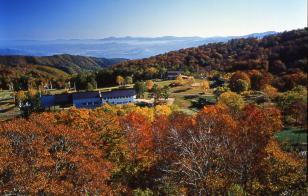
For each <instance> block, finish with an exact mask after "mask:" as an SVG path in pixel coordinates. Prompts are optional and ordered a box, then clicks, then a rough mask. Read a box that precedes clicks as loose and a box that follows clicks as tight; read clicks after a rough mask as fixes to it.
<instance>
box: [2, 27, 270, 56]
mask: <svg viewBox="0 0 308 196" xmlns="http://www.w3.org/2000/svg"><path fill="white" fill-rule="evenodd" d="M275 33H276V32H274V31H268V32H264V33H254V34H249V35H244V36H226V37H219V36H215V37H207V38H203V37H197V36H194V37H175V36H163V37H130V36H127V37H107V38H103V39H69V40H63V39H61V40H46V41H39V40H11V41H4V40H2V41H0V43H1V45H2V47H1V48H0V55H1V54H2V55H29V56H50V55H56V54H71V55H81V56H93V57H104V58H119V57H120V58H127V59H139V58H147V57H150V56H155V55H158V54H162V53H166V52H169V51H173V50H179V49H183V48H189V47H196V46H199V45H203V44H208V43H215V42H227V41H229V40H231V39H236V38H247V37H257V38H262V37H264V36H266V35H271V34H275Z"/></svg>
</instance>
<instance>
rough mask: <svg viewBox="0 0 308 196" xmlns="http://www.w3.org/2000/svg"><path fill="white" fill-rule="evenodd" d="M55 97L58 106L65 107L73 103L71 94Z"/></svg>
mask: <svg viewBox="0 0 308 196" xmlns="http://www.w3.org/2000/svg"><path fill="white" fill-rule="evenodd" d="M54 96H55V104H56V105H65V104H70V103H71V102H72V95H71V94H69V93H63V94H57V95H54Z"/></svg>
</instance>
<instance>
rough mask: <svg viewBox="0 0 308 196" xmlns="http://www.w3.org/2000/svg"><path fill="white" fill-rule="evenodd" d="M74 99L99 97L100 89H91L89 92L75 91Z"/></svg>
mask: <svg viewBox="0 0 308 196" xmlns="http://www.w3.org/2000/svg"><path fill="white" fill-rule="evenodd" d="M72 95H73V99H91V98H99V97H100V92H99V91H89V92H78V93H73V94H72Z"/></svg>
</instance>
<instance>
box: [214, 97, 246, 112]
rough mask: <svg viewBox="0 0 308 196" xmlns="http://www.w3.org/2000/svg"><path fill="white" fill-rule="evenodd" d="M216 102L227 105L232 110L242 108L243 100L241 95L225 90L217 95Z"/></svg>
mask: <svg viewBox="0 0 308 196" xmlns="http://www.w3.org/2000/svg"><path fill="white" fill-rule="evenodd" d="M218 104H223V105H226V106H228V107H229V108H230V109H232V110H233V111H238V110H240V109H242V108H243V106H244V100H243V98H242V96H241V95H239V94H237V93H234V92H225V93H222V94H221V95H220V96H219V97H218Z"/></svg>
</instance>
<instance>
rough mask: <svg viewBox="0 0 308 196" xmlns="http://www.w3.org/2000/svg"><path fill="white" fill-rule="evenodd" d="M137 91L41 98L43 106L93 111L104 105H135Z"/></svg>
mask: <svg viewBox="0 0 308 196" xmlns="http://www.w3.org/2000/svg"><path fill="white" fill-rule="evenodd" d="M135 98H136V91H135V90H134V89H116V90H112V91H107V92H100V91H90V92H77V93H63V94H57V95H44V96H41V106H42V107H50V106H61V107H67V106H74V107H76V108H88V109H93V108H96V107H99V106H101V105H102V104H103V103H110V104H116V105H117V104H126V103H135Z"/></svg>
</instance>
